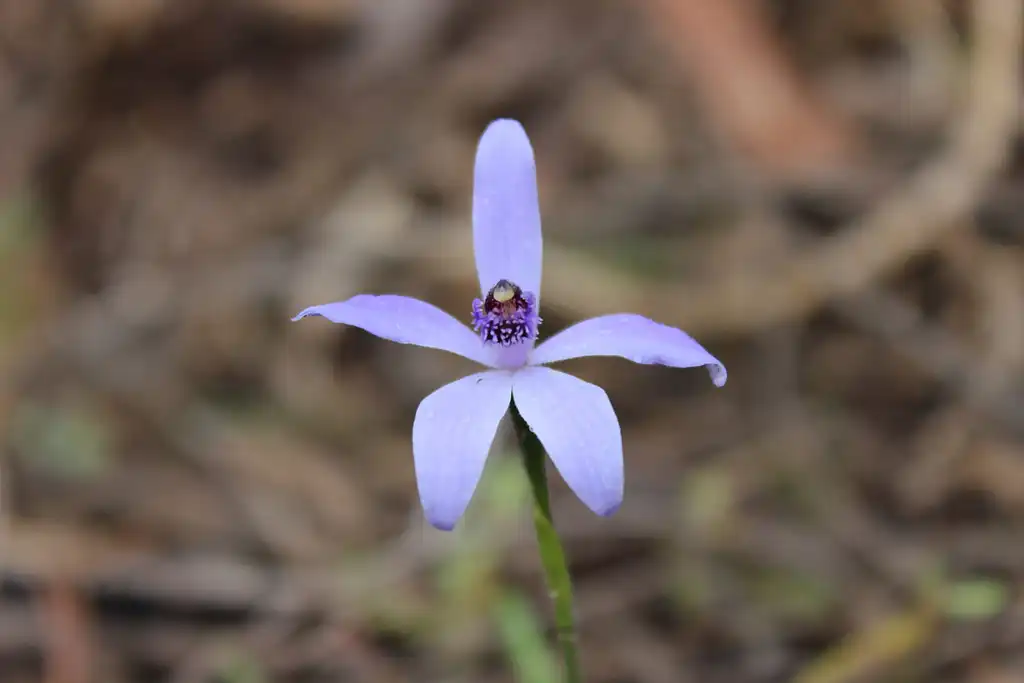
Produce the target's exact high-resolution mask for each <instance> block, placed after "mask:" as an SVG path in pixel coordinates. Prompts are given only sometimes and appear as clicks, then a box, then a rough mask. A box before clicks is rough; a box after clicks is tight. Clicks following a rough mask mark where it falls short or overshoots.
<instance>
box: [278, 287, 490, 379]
mask: <svg viewBox="0 0 1024 683" xmlns="http://www.w3.org/2000/svg"><path fill="white" fill-rule="evenodd" d="M310 315H319V316H323V317H324V318H327V319H328V320H330V321H331V322H334V323H344V324H346V325H352V326H354V327H359V328H362V329H364V330H366V331H367V332H369V333H370V334H374V335H377V336H378V337H381V338H383V339H388V340H390V341H393V342H398V343H399V344H415V345H416V346H425V347H427V348H429V349H440V350H442V351H449V352H451V353H455V354H458V355H460V356H463V357H465V358H468V359H470V360H475V361H476V362H477V363H480V364H481V365H486V366H488V367H490V366H491V364H492V360H493V359H492V354H490V353H488V350H487V349H486V347H485V346H484V344H483V342H481V341H480V337H478V336H477V335H476V334H474V333H473V331H472V330H470V329H469V328H468V327H466V326H465V325H463V324H462V323H460V322H459V321H458V320H456V319H455V318H453V317H452V316H450V315H449V314H447V313H445V312H444V311H442V310H441V309H440V308H438V307H437V306H434V305H432V304H428V303H427V302H425V301H420V300H419V299H412V298H410V297H407V296H397V295H394V294H382V295H374V294H360V295H358V296H354V297H352V298H351V299H349V300H347V301H339V302H337V303H333V304H323V305H322V306H310V307H309V308H307V309H306V310H304V311H302V312H301V313H299V314H298V315H297V316H295V317H294V318H292V320H299V319H301V318H305V317H306V316H310Z"/></svg>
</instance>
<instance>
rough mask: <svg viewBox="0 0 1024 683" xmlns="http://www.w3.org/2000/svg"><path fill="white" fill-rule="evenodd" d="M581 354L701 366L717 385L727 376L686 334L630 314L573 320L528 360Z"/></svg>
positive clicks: (552, 360)
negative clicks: (577, 321) (580, 320)
mask: <svg viewBox="0 0 1024 683" xmlns="http://www.w3.org/2000/svg"><path fill="white" fill-rule="evenodd" d="M582 356H621V357H623V358H625V359H627V360H631V361H633V362H634V363H642V364H644V365H668V366H671V367H674V368H692V367H697V366H698V365H703V366H705V367H706V368H707V369H708V372H709V373H710V374H711V381H712V382H714V383H715V386H718V387H720V386H723V385H724V384H725V380H726V377H727V374H726V370H725V366H724V365H722V363H721V361H719V360H718V359H717V358H715V357H714V356H712V355H711V354H710V353H708V352H707V351H705V350H704V347H703V346H701V345H700V344H698V343H697V342H695V341H694V340H693V338H692V337H690V335H688V334H686V333H685V332H683V331H682V330H679V329H676V328H675V327H669V326H668V325H662V324H661V323H656V322H654V321H653V320H650V319H649V318H645V317H643V316H642V315H635V314H632V313H619V314H616V315H605V316H601V317H598V318H591V319H590V320H584V321H583V322H579V323H576V324H575V325H573V326H572V327H569V328H567V329H565V330H563V331H562V332H559V333H558V334H556V335H555V336H553V337H551V338H550V339H548V340H547V341H545V342H544V343H542V344H540V345H539V346H538V347H537V348H536V349H534V350H533V353H532V354H531V355H530V363H531V364H533V365H543V364H546V363H555V362H557V361H560V360H566V359H569V358H580V357H582Z"/></svg>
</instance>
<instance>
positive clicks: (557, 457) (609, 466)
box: [512, 368, 623, 515]
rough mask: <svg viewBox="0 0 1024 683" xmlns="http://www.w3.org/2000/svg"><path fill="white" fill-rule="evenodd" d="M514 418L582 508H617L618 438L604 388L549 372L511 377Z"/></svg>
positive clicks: (541, 370)
mask: <svg viewBox="0 0 1024 683" xmlns="http://www.w3.org/2000/svg"><path fill="white" fill-rule="evenodd" d="M512 395H513V398H514V399H515V402H516V408H517V409H518V410H519V414H520V415H522V416H523V419H524V420H526V423H527V424H528V425H530V429H532V430H533V431H534V433H535V434H536V435H537V438H538V439H540V442H541V443H542V444H543V445H544V448H545V450H547V452H548V455H549V456H550V457H551V460H552V462H554V463H555V467H557V468H558V471H559V473H560V474H561V475H562V478H563V479H565V483H566V484H568V485H569V488H571V489H572V490H573V491H574V492H575V493H576V495H577V496H579V497H580V500H582V501H583V502H584V503H586V505H587V507H589V508H590V509H591V510H593V511H594V512H596V513H597V514H599V515H610V514H612V513H613V512H615V511H616V510H617V509H618V508H619V505H621V504H622V489H623V472H622V433H621V432H620V431H619V420H618V418H617V417H616V416H615V411H614V410H613V409H612V404H611V402H610V401H609V400H608V395H607V394H606V393H604V389H602V388H601V387H598V386H595V385H593V384H590V383H588V382H584V381H583V380H581V379H577V378H576V377H573V376H572V375H567V374H565V373H564V372H558V371H557V370H551V369H550V368H525V369H523V370H520V371H518V372H516V373H515V375H514V377H513V388H512Z"/></svg>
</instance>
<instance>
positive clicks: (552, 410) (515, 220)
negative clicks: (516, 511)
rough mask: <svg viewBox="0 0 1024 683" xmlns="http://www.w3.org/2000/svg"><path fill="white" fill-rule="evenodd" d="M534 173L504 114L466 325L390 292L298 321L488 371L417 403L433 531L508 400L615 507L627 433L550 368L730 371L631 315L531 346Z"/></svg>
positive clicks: (472, 471)
mask: <svg viewBox="0 0 1024 683" xmlns="http://www.w3.org/2000/svg"><path fill="white" fill-rule="evenodd" d="M536 176H537V174H536V168H535V164H534V158H533V149H532V147H531V146H530V141H529V138H527V136H526V131H524V130H523V127H522V126H521V125H520V124H519V123H518V122H517V121H513V120H509V119H499V120H496V121H494V122H492V123H491V124H490V125H489V126H488V127H487V130H486V131H484V134H483V136H482V137H481V138H480V144H479V146H478V148H477V154H476V167H475V171H474V179H473V250H474V254H475V257H476V269H477V274H478V276H479V279H480V292H481V297H480V298H478V299H476V300H474V301H473V306H472V328H473V331H471V330H470V328H469V327H467V326H466V325H464V324H463V323H461V322H459V321H458V320H456V319H455V318H454V317H452V316H451V315H449V314H448V313H446V312H444V311H442V310H441V309H439V308H437V307H435V306H433V305H431V304H429V303H426V302H423V301H420V300H418V299H413V298H409V297H404V296H396V295H379V296H377V295H370V294H360V295H357V296H354V297H352V298H351V299H348V300H347V301H341V302H337V303H330V304H324V305H320V306H311V307H310V308H307V309H306V310H304V311H302V312H301V313H299V314H298V315H297V316H295V318H293V320H299V319H300V318H304V317H306V316H323V317H324V318H327V319H328V320H330V321H331V322H335V323H344V324H346V325H354V326H356V327H360V328H362V329H364V330H366V331H367V332H369V333H371V334H373V335H376V336H378V337H382V338H384V339H389V340H391V341H394V342H398V343H400V344H415V345H417V346H424V347H427V348H432V349H441V350H443V351H448V352H451V353H455V354H458V355H460V356H464V357H465V358H468V359H470V360H473V361H476V362H477V363H479V364H480V365H483V366H485V367H486V368H487V370H485V371H484V372H479V373H476V374H473V375H469V376H468V377H463V378H462V379H460V380H456V381H455V382H452V383H451V384H448V385H445V386H443V387H441V388H440V389H438V390H437V391H435V392H434V393H432V394H430V395H429V396H427V397H426V398H425V399H423V401H422V402H421V403H420V405H419V408H418V409H417V410H416V417H415V419H414V421H413V427H412V448H413V460H414V464H415V470H416V481H417V485H418V488H419V494H420V501H421V503H422V505H423V510H424V513H425V515H426V518H427V520H428V521H429V522H430V523H431V524H432V525H433V526H435V527H437V528H439V529H443V530H450V529H452V528H453V527H454V526H455V523H456V522H457V521H458V520H459V518H460V517H461V516H462V514H463V512H464V511H465V509H466V507H467V506H468V504H469V501H470V499H471V498H472V496H473V492H474V490H475V489H476V486H477V482H478V481H479V479H480V476H481V474H482V473H483V469H484V462H485V460H486V459H487V454H488V452H489V451H490V447H491V443H492V442H493V441H494V438H495V434H496V433H497V430H498V425H499V423H500V422H501V420H502V418H503V417H504V416H505V414H506V413H507V412H508V410H509V406H510V405H511V402H512V401H515V407H516V409H517V410H518V411H519V413H520V415H521V416H522V418H523V419H524V420H525V421H526V423H527V424H528V425H529V427H530V429H531V430H532V431H533V432H534V433H535V434H536V435H537V437H538V438H539V439H540V442H541V444H543V446H544V448H545V450H547V452H548V454H549V456H550V458H551V460H552V461H553V462H554V464H555V467H556V468H557V469H558V471H559V473H560V474H561V475H562V478H563V479H564V480H565V482H566V483H567V484H568V485H569V487H570V488H571V489H572V490H573V491H574V492H575V493H576V495H577V496H579V498H580V499H581V500H582V501H583V502H584V503H585V504H586V505H587V506H588V507H589V508H590V509H591V510H593V511H594V512H595V513H597V514H599V515H610V514H612V513H613V512H615V510H617V509H618V508H619V505H620V504H621V503H622V496H623V462H622V434H621V431H620V429H619V422H618V418H617V417H616V416H615V411H614V410H613V409H612V404H611V402H610V401H609V400H608V395H607V394H606V393H605V392H604V390H603V389H601V388H600V387H598V386H595V385H593V384H590V383H588V382H584V381H583V380H581V379H577V378H576V377H573V376H572V375H568V374H565V373H563V372H559V371H557V370H552V369H551V368H548V367H546V366H547V365H548V364H550V363H555V362H558V361H562V360H566V359H569V358H580V357H583V356H621V357H623V358H626V359H628V360H631V361H633V362H635V363H644V364H658V365H668V366H671V367H677V368H686V367H696V366H700V365H703V366H705V367H707V368H708V370H709V372H710V374H711V380H712V381H713V382H714V384H715V385H716V386H722V385H724V384H725V380H726V370H725V366H724V365H722V363H721V362H720V361H718V359H716V358H715V357H714V356H712V355H711V354H710V353H708V352H707V351H706V350H704V348H703V347H702V346H701V345H700V344H698V343H697V342H696V341H694V340H693V339H692V338H691V337H690V336H688V335H687V334H686V333H684V332H682V331H681V330H678V329H676V328H673V327H668V326H666V325H662V324H659V323H656V322H654V321H653V320H649V319H647V318H645V317H643V316H640V315H634V314H630V313H620V314H617V315H606V316H600V317H596V318H591V319H589V320H584V321H583V322H580V323H577V324H575V325H573V326H571V327H569V328H567V329H565V330H564V331H562V332H560V333H558V334H556V335H554V336H553V337H551V338H550V339H548V340H546V341H544V342H543V343H541V344H540V345H539V346H536V347H535V346H534V344H535V342H536V340H537V332H538V327H539V325H540V323H541V318H540V315H539V313H540V285H541V251H542V240H541V220H540V206H539V203H538V199H537V177H536ZM474 331H475V333H474Z"/></svg>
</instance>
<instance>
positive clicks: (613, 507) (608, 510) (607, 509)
mask: <svg viewBox="0 0 1024 683" xmlns="http://www.w3.org/2000/svg"><path fill="white" fill-rule="evenodd" d="M620 507H622V499H621V498H620V499H619V500H617V501H615V502H614V503H610V504H608V505H604V506H602V507H600V508H597V509H595V510H594V512H595V513H597V515H598V516H600V517H611V516H612V515H614V514H615V513H616V512H618V511H619V508H620Z"/></svg>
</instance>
